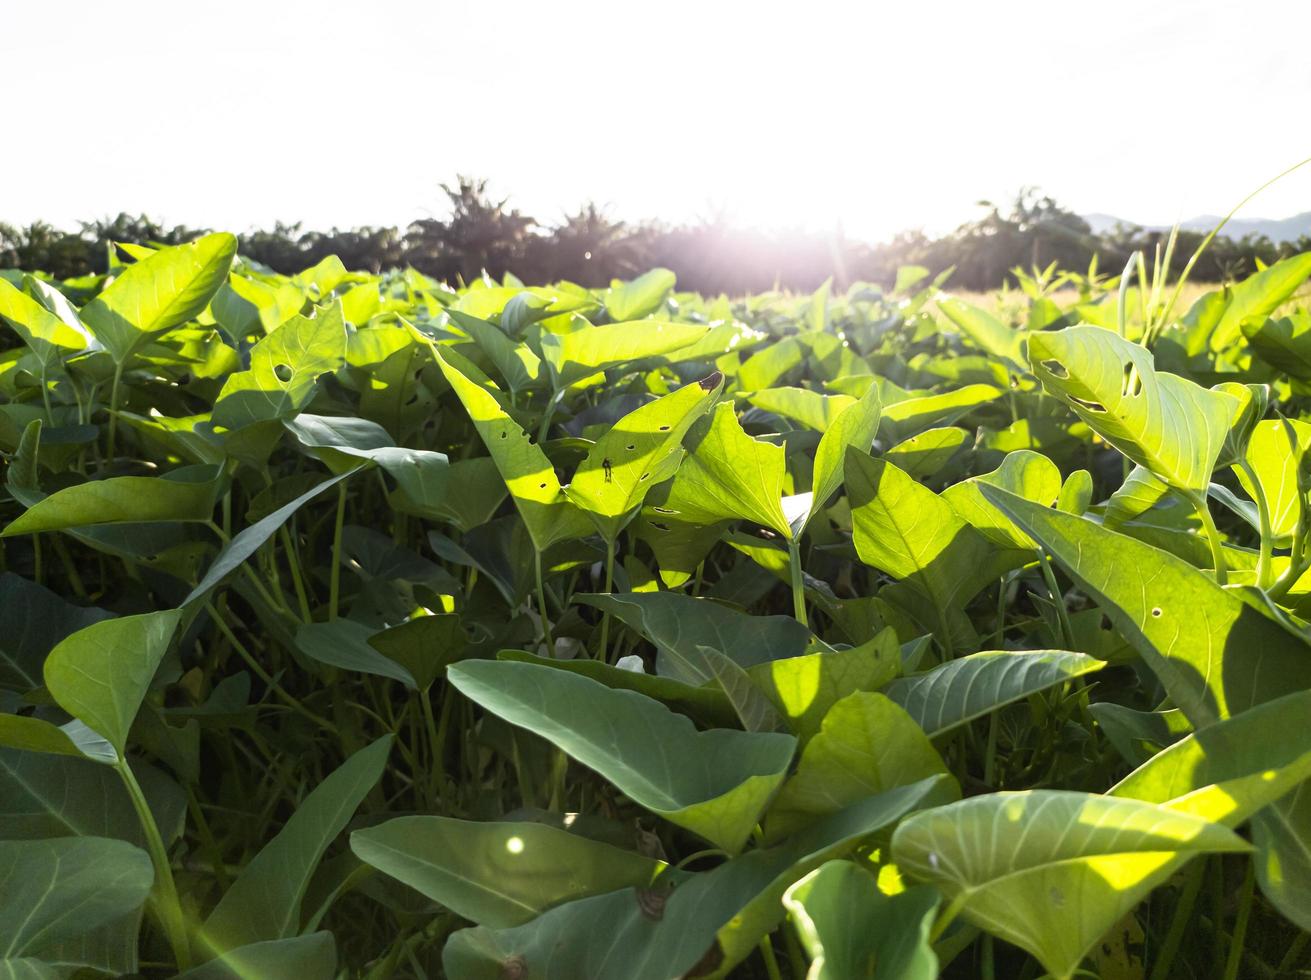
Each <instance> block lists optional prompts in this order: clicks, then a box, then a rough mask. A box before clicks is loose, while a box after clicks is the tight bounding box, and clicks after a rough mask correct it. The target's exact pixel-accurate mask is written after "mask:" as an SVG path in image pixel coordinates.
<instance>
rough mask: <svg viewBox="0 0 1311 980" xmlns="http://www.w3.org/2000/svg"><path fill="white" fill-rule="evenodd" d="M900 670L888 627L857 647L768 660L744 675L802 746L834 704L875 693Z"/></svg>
mask: <svg viewBox="0 0 1311 980" xmlns="http://www.w3.org/2000/svg"><path fill="white" fill-rule="evenodd" d="M900 668H901V648H900V646H899V645H898V643H897V632H896V630H894V629H892V628H891V627H889V628H887V629H884V630H881V631H880V632H879V633H877V634H876V635H874V636H872V637H871V638H870V639H869V640H867V641H866V642H865V643H862V644H861V645H860V646H858V647H852V648H851V649H848V650H821V651H819V652H818V653H808V654H806V655H804V656H798V657H787V658H785V659H778V660H768V661H766V662H764V663H761V664H755V665H754V666H751V667H749V668H748V669H747V674H748V676H750V678H751V680H752V681H754V682H755V683H756V685H757V686H758V687H759V688H760V689H761V690H762V691H764V693H765V696H766V697H768V698H769V699H770V700H771V701H772V702H773V703H774V707H776V708H777V709H778V710H779V712H780V713H781V714H782V715H783V716H784V718H786V719H787V722H788V724H789V725H790V726H791V728H792V731H793V732H794V733H795V734H796V735H797V736H798V738H800V739H801V740H802V741H803V742H804V741H806V740H807V739H809V738H811V737H812V736H814V735H815V734H816V733H817V732H818V731H819V729H820V725H821V723H822V722H823V720H824V716H825V715H827V714H828V711H829V709H830V708H831V707H833V705H834V704H835V703H837V701H839V700H840V699H841V698H844V697H846V696H847V695H848V694H851V693H853V692H855V691H875V690H878V689H879V688H880V687H882V686H883V685H884V684H886V683H888V681H890V680H892V679H893V678H894V677H896V676H897V673H898V672H899V670H900Z"/></svg>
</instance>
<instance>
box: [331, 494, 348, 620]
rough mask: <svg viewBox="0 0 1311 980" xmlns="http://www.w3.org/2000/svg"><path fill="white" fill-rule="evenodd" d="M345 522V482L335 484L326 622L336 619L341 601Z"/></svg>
mask: <svg viewBox="0 0 1311 980" xmlns="http://www.w3.org/2000/svg"><path fill="white" fill-rule="evenodd" d="M345 522H346V481H345V480H343V481H342V482H341V483H338V484H337V516H336V517H335V518H334V520H333V524H332V570H331V571H330V572H329V573H328V621H329V622H332V620H334V619H336V618H337V604H338V602H339V600H340V599H341V529H342V525H343V524H344V523H345Z"/></svg>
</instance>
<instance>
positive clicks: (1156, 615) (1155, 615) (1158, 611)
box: [1152, 606, 1161, 619]
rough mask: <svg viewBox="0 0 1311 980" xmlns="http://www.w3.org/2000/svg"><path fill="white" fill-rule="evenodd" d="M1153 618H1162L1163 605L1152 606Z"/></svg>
mask: <svg viewBox="0 0 1311 980" xmlns="http://www.w3.org/2000/svg"><path fill="white" fill-rule="evenodd" d="M1152 618H1153V619H1160V618H1161V607H1160V606H1153V607H1152Z"/></svg>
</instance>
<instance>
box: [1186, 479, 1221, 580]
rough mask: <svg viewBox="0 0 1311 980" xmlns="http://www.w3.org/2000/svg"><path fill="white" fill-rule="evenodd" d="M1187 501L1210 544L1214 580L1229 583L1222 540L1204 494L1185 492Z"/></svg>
mask: <svg viewBox="0 0 1311 980" xmlns="http://www.w3.org/2000/svg"><path fill="white" fill-rule="evenodd" d="M1187 497H1188V500H1189V502H1190V503H1191V504H1192V505H1193V509H1194V510H1196V511H1197V516H1198V518H1199V519H1200V520H1201V522H1202V528H1203V530H1205V531H1206V538H1207V540H1208V541H1209V542H1210V544H1211V561H1212V562H1213V563H1214V564H1215V580H1216V583H1217V584H1219V585H1228V584H1229V571H1228V568H1227V567H1226V565H1225V551H1224V542H1223V541H1222V540H1221V538H1220V531H1219V529H1218V528H1217V527H1216V526H1215V518H1213V517H1212V516H1211V508H1210V506H1208V505H1207V502H1206V495H1205V494H1199V493H1196V492H1194V491H1189V492H1188V494H1187Z"/></svg>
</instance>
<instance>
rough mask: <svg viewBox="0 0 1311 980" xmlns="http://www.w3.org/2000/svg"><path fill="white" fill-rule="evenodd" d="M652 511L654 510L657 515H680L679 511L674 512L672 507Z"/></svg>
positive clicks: (654, 508)
mask: <svg viewBox="0 0 1311 980" xmlns="http://www.w3.org/2000/svg"><path fill="white" fill-rule="evenodd" d="M651 509H652V510H653V511H655V512H656V513H657V514H677V513H678V511H676V510H674V509H673V508H672V507H652V508H651Z"/></svg>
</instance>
